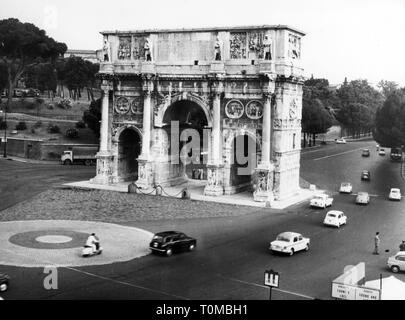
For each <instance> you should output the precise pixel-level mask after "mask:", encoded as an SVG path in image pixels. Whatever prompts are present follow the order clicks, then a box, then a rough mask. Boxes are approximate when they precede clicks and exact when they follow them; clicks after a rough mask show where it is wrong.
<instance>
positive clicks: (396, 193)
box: [388, 188, 401, 201]
mask: <svg viewBox="0 0 405 320" xmlns="http://www.w3.org/2000/svg"><path fill="white" fill-rule="evenodd" d="M388 199H390V200H398V201H401V190H400V189H398V188H391V190H390V194H389V195H388Z"/></svg>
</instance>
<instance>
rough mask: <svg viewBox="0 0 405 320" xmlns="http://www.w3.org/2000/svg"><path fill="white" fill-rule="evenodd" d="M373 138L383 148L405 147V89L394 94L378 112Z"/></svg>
mask: <svg viewBox="0 0 405 320" xmlns="http://www.w3.org/2000/svg"><path fill="white" fill-rule="evenodd" d="M373 136H374V139H375V140H376V141H377V142H378V143H379V144H380V145H382V146H386V147H391V148H392V147H400V146H405V88H403V89H401V90H396V91H394V92H392V93H391V94H390V95H389V96H388V97H387V99H386V100H385V102H384V105H383V106H382V108H380V109H379V110H378V111H377V114H376V118H375V131H374V132H373Z"/></svg>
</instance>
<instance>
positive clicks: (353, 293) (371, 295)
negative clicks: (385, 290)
mask: <svg viewBox="0 0 405 320" xmlns="http://www.w3.org/2000/svg"><path fill="white" fill-rule="evenodd" d="M332 298H337V299H343V300H380V290H379V289H374V288H367V287H362V286H356V285H349V284H344V283H337V282H332Z"/></svg>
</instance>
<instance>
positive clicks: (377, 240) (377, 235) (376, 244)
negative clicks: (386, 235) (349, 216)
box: [373, 232, 380, 254]
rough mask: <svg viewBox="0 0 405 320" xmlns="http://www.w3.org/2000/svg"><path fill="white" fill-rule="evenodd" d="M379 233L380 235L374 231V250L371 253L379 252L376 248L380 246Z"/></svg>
mask: <svg viewBox="0 0 405 320" xmlns="http://www.w3.org/2000/svg"><path fill="white" fill-rule="evenodd" d="M379 235H380V233H379V232H376V234H375V237H374V252H373V254H380V253H379V252H378V248H379V246H380V236H379Z"/></svg>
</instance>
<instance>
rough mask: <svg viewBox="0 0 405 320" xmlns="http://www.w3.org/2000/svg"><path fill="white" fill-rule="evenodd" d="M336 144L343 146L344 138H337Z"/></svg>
mask: <svg viewBox="0 0 405 320" xmlns="http://www.w3.org/2000/svg"><path fill="white" fill-rule="evenodd" d="M336 143H337V144H345V143H346V140H345V139H344V138H339V139H337V140H336Z"/></svg>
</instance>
